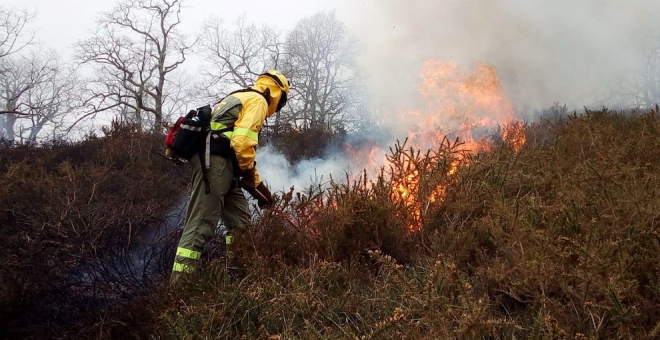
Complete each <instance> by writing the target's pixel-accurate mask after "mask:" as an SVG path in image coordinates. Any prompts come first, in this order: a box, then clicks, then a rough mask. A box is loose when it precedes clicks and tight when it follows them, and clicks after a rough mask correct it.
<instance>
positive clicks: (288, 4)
mask: <svg viewBox="0 0 660 340" xmlns="http://www.w3.org/2000/svg"><path fill="white" fill-rule="evenodd" d="M347 2H348V1H346V0H340V1H327V0H278V1H276V2H275V1H263V0H261V1H260V0H241V1H226V0H185V1H184V2H183V3H184V8H183V10H182V20H183V22H182V27H183V29H184V30H185V31H186V32H187V33H189V34H193V33H194V32H196V31H197V30H198V27H196V26H197V25H198V24H199V22H201V21H203V20H204V19H206V18H208V17H209V16H218V17H220V18H223V19H225V20H226V21H228V22H232V21H233V20H234V18H235V17H236V16H238V15H242V14H245V15H246V16H247V17H248V20H249V21H253V22H258V23H266V22H267V23H269V24H273V25H276V26H278V27H280V28H282V29H284V30H286V29H289V28H291V27H293V25H294V24H295V22H296V21H297V20H298V19H300V18H302V17H304V16H308V15H311V14H314V13H315V12H316V11H319V10H333V9H336V8H339V7H341V4H342V3H347ZM2 4H3V5H5V6H8V7H19V8H27V9H29V10H32V11H36V12H37V21H36V22H35V23H34V26H36V28H37V30H38V32H37V36H38V37H39V39H40V41H41V42H43V43H45V44H46V45H47V46H50V47H54V48H57V50H58V51H59V52H61V53H62V54H64V55H69V54H70V53H71V48H70V47H71V45H73V44H74V43H75V42H76V41H78V40H80V39H83V38H85V37H86V36H87V35H88V33H89V31H90V30H91V29H92V28H93V27H94V23H95V21H96V18H97V15H98V14H99V13H101V12H104V11H108V10H110V9H112V7H113V6H114V4H115V1H111V0H109V1H99V0H59V1H54V0H3V1H2ZM344 8H346V7H345V6H344ZM339 12H340V11H339V10H338V12H337V13H338V14H339ZM274 18H276V20H273V19H274Z"/></svg>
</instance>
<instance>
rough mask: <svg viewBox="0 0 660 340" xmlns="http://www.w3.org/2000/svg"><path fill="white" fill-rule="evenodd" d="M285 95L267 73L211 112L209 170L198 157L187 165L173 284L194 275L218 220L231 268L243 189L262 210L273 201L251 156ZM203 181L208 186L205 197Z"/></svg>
mask: <svg viewBox="0 0 660 340" xmlns="http://www.w3.org/2000/svg"><path fill="white" fill-rule="evenodd" d="M288 94H289V82H288V80H287V79H286V78H285V77H284V75H282V74H281V73H280V72H278V71H277V70H271V71H268V72H267V73H265V74H262V75H260V76H259V77H258V78H257V80H256V82H255V84H254V85H253V86H252V87H249V88H247V89H244V90H239V91H236V92H233V93H231V94H230V95H229V96H227V97H226V98H224V99H223V100H222V101H220V102H219V103H218V104H217V105H216V106H215V107H214V108H213V112H212V116H211V132H210V135H209V138H208V139H207V148H208V153H207V154H208V157H206V158H205V162H206V168H207V169H208V170H206V171H205V170H204V169H205V168H204V164H201V162H202V160H200V157H192V158H191V160H190V163H191V166H192V193H191V195H190V202H189V204H188V210H187V212H186V222H185V226H184V229H183V234H182V235H181V239H180V240H179V244H178V247H177V251H176V257H175V259H174V267H173V269H172V277H171V281H172V282H175V281H177V280H178V279H179V278H180V277H181V276H182V274H188V273H193V272H195V270H196V268H197V263H198V261H199V259H200V257H201V254H202V249H203V248H204V245H205V244H206V243H207V242H208V241H210V240H211V238H212V237H213V236H214V235H215V230H216V227H217V225H218V221H219V220H220V219H222V221H223V222H224V224H225V226H226V228H227V231H226V233H225V236H224V237H225V244H226V255H225V256H226V258H227V263H228V264H227V267H228V269H229V270H231V269H233V268H234V267H235V264H236V263H235V259H234V258H233V252H232V251H231V244H232V243H233V242H234V238H235V237H236V236H237V235H239V232H240V230H241V229H243V228H244V226H245V225H246V224H247V223H248V221H249V218H250V211H249V205H248V201H247V199H246V198H245V196H244V194H243V190H242V188H243V189H245V190H246V191H248V192H249V193H251V194H252V196H254V197H255V198H257V201H258V203H259V206H260V207H262V208H264V207H267V206H268V205H269V204H272V202H273V198H272V195H271V194H270V192H269V191H268V189H267V188H266V186H265V185H264V183H263V181H262V180H261V177H260V176H259V172H258V171H257V169H256V167H255V165H256V164H255V161H254V159H255V151H256V146H257V144H258V135H259V130H260V129H261V127H262V125H263V123H264V120H265V119H266V118H267V117H270V116H272V115H273V113H275V112H277V111H279V110H280V109H282V107H284V105H285V104H286V101H287V96H288ZM202 159H204V157H202ZM204 178H206V179H207V181H208V183H209V184H210V189H211V190H210V192H209V193H208V194H207V193H205V185H204Z"/></svg>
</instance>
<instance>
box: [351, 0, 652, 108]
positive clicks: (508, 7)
mask: <svg viewBox="0 0 660 340" xmlns="http://www.w3.org/2000/svg"><path fill="white" fill-rule="evenodd" d="M354 6H356V7H357V8H356V9H355V10H354V13H358V14H355V16H354V17H353V19H352V20H349V22H351V23H352V24H351V27H352V28H353V31H354V32H355V34H356V35H357V36H358V37H359V40H360V42H361V44H362V47H363V50H362V54H361V55H360V56H359V61H360V64H361V66H362V67H363V68H364V69H365V71H366V72H367V74H368V76H369V79H370V83H369V87H370V88H371V89H372V90H373V92H374V93H375V94H378V98H379V99H381V100H386V101H387V104H389V105H391V106H398V105H403V106H404V107H409V106H410V105H414V101H415V99H416V97H415V95H414V92H415V86H416V85H415V84H416V83H417V80H418V77H419V70H420V68H421V65H422V64H423V62H424V61H425V60H427V59H430V58H440V59H443V60H446V61H449V62H452V63H456V64H458V65H461V66H462V67H464V68H465V69H466V70H469V69H473V68H474V67H475V65H478V64H486V65H492V66H495V67H496V69H497V70H498V74H499V76H500V78H501V80H502V85H503V87H504V89H505V91H506V92H507V94H508V95H509V96H510V97H511V99H512V100H513V102H514V104H515V106H516V107H517V108H527V109H528V108H532V109H538V108H544V107H547V106H550V105H552V104H553V103H555V102H559V103H567V104H569V105H571V106H576V107H581V106H582V105H597V104H607V102H606V99H608V98H610V97H611V95H612V92H611V90H612V89H615V88H616V87H617V85H619V84H620V83H621V82H622V80H624V79H626V78H627V76H629V75H630V74H632V73H634V72H637V71H638V70H639V69H640V66H641V64H642V62H643V60H644V55H645V51H646V49H647V48H648V47H649V46H648V45H649V37H652V36H654V35H655V36H656V37H657V35H658V33H660V27H659V26H658V25H657V24H654V22H657V19H656V18H658V15H659V14H660V2H659V1H657V0H638V1H634V2H630V1H624V0H580V1H574V0H552V1H550V0H539V1H528V0H500V1H482V0H443V1H436V0H423V1H401V0H382V1H377V2H376V1H366V2H361V3H358V2H356V3H355V5H354ZM367 18H368V19H367ZM388 98H389V99H388Z"/></svg>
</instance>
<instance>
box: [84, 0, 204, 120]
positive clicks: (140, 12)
mask: <svg viewBox="0 0 660 340" xmlns="http://www.w3.org/2000/svg"><path fill="white" fill-rule="evenodd" d="M180 13H181V1H179V0H122V1H121V2H120V3H119V4H117V6H116V7H115V8H114V9H113V10H112V11H111V12H109V13H106V14H105V15H103V16H102V17H101V19H100V20H99V22H98V29H97V31H96V34H95V35H94V36H93V37H91V38H88V39H86V40H83V41H81V42H79V43H78V44H77V50H78V58H79V59H80V61H81V62H82V63H83V64H90V65H93V66H94V67H95V69H96V72H97V74H100V75H101V78H100V79H97V80H95V81H94V82H91V83H90V84H91V88H89V89H88V90H89V91H90V92H91V97H90V98H91V99H90V100H88V101H87V104H88V108H89V109H90V110H89V111H88V112H87V113H86V114H85V115H84V116H83V117H81V118H86V117H89V116H93V115H95V114H96V113H98V112H101V111H108V110H114V109H118V108H123V109H126V108H129V109H131V110H132V111H133V113H134V115H135V119H136V120H137V122H138V123H141V122H142V121H143V119H145V117H143V116H142V115H143V114H145V113H146V114H148V115H150V118H153V120H152V123H153V125H152V127H159V126H160V125H161V123H162V121H163V117H164V115H165V114H166V112H164V107H165V105H166V101H167V100H168V91H169V77H170V76H171V73H172V72H173V71H174V70H176V69H177V68H178V67H179V66H180V65H181V64H182V63H183V62H184V61H185V60H186V53H187V51H188V50H189V49H190V47H191V46H192V43H191V44H189V43H188V42H187V39H186V37H185V36H184V35H183V34H182V33H181V32H180V31H179V24H180V23H181V17H180Z"/></svg>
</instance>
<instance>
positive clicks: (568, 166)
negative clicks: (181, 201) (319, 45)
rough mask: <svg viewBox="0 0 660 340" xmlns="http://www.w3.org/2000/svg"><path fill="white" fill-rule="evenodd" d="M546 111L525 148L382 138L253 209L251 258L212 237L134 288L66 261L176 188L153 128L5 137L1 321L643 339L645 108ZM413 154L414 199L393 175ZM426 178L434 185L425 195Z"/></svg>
mask: <svg viewBox="0 0 660 340" xmlns="http://www.w3.org/2000/svg"><path fill="white" fill-rule="evenodd" d="M548 117H551V118H549V119H547V120H542V121H540V122H538V123H534V124H530V125H528V126H526V127H525V130H524V133H525V137H526V140H527V143H526V144H525V145H524V146H523V147H522V148H521V149H520V150H518V151H516V150H514V148H513V146H512V145H510V144H509V143H508V142H506V141H502V136H493V147H492V149H491V150H490V151H488V152H482V153H479V154H475V155H470V156H467V157H465V154H464V153H462V152H461V148H462V146H461V145H460V144H456V143H454V142H450V141H446V142H445V143H444V144H443V145H442V146H441V147H439V148H438V149H437V150H434V151H432V152H429V153H420V152H418V151H416V150H411V149H409V148H407V147H404V146H401V145H398V146H394V147H393V149H392V154H391V155H390V156H391V157H390V159H391V161H392V162H393V164H392V167H389V168H387V169H383V173H381V175H380V176H378V177H376V178H367V177H366V176H362V177H361V178H360V179H359V180H356V181H345V180H343V179H342V180H339V181H337V182H336V183H335V184H333V185H332V186H331V187H330V188H328V189H326V190H319V189H318V188H311V189H309V190H308V191H307V192H306V193H305V194H294V193H293V192H292V193H289V194H287V195H284V197H280V198H279V200H278V203H277V205H276V207H275V209H273V210H270V211H267V212H264V213H263V214H261V215H259V216H256V219H255V220H254V221H253V224H252V225H251V226H250V228H249V229H248V231H247V232H246V234H244V235H243V237H240V238H237V248H238V249H237V251H236V252H237V255H238V256H239V258H240V259H242V261H243V264H244V265H245V266H246V269H247V273H248V275H247V276H246V277H244V278H242V279H229V278H228V277H227V276H226V275H225V273H224V270H223V267H222V265H221V264H220V263H218V262H217V261H216V260H215V257H213V256H210V257H209V258H208V259H207V260H206V261H207V262H206V270H204V271H202V274H201V275H200V276H199V277H195V278H193V279H192V280H191V281H190V282H188V284H185V285H180V286H178V287H177V288H176V289H172V290H169V291H167V292H162V291H160V290H157V289H154V287H153V286H149V287H142V288H146V289H151V291H150V292H149V293H148V294H147V295H146V296H143V295H141V294H140V293H137V294H129V295H131V296H130V297H129V298H126V297H121V295H120V294H119V295H118V293H121V292H133V293H135V292H140V291H141V290H140V289H137V290H136V289H134V288H139V287H133V288H130V287H132V286H130V285H129V284H127V283H126V282H132V281H130V280H129V279H130V278H126V277H116V276H112V275H110V277H112V278H114V279H112V280H105V281H104V278H107V277H108V276H107V275H105V274H103V275H100V276H98V278H99V279H101V281H94V282H96V283H95V284H93V285H89V284H87V285H82V286H81V285H80V283H81V282H80V280H78V281H75V280H72V279H75V278H76V275H74V273H76V271H77V270H80V269H79V268H80V266H85V265H89V264H90V263H104V262H103V261H102V260H103V259H107V258H108V256H112V255H114V254H116V253H117V252H118V251H119V252H120V254H121V253H122V252H123V251H124V250H125V249H126V247H125V246H124V244H127V243H129V239H131V240H132V241H131V242H135V239H136V238H138V239H139V235H140V230H147V229H148V228H150V227H151V226H152V225H153V224H154V223H157V222H158V220H159V219H162V214H163V213H164V211H165V210H166V209H167V208H169V207H171V206H172V205H173V203H174V201H175V199H176V193H178V192H180V191H181V190H183V189H184V188H185V184H186V183H187V176H186V175H182V176H181V177H180V178H181V182H180V183H175V182H171V179H172V178H176V175H175V174H173V173H171V172H170V170H171V167H170V165H169V164H168V163H163V162H161V161H160V160H155V159H151V158H150V157H157V156H153V154H152V153H151V152H152V151H154V147H155V148H157V147H158V146H159V144H160V141H159V140H154V139H152V137H150V136H147V135H143V134H142V133H140V132H136V131H134V130H132V129H130V128H120V127H115V128H114V129H113V130H112V131H108V133H107V134H108V135H107V136H106V137H102V138H92V139H90V140H89V141H86V142H84V143H80V144H75V145H51V146H45V147H41V148H31V147H27V146H19V147H17V148H12V149H3V150H1V152H2V159H0V169H1V170H2V172H1V173H0V175H1V176H0V207H1V209H0V225H2V228H1V229H0V236H2V237H3V240H4V243H3V248H2V249H0V259H1V260H2V261H0V274H1V276H0V281H2V284H1V285H0V322H2V325H1V326H0V338H18V337H24V338H25V337H28V338H29V337H30V336H32V338H35V339H37V338H56V337H57V338H67V339H89V338H97V339H145V338H160V339H207V338H208V339H239V338H241V339H271V340H273V339H452V338H456V339H525V338H533V339H611V338H624V339H629V338H638V339H655V338H657V337H658V336H660V309H658V306H660V229H659V227H658V224H657V217H658V216H659V215H660V212H658V207H659V206H660V198H659V194H660V117H659V114H658V110H657V109H656V110H654V111H651V112H639V113H615V112H610V111H607V110H602V111H587V112H585V113H583V114H580V115H570V116H566V115H562V114H553V115H548ZM128 140H130V142H128V143H127V141H128ZM150 155H151V156H150ZM454 165H458V169H457V171H456V173H455V174H454V175H451V176H449V175H447V173H448V171H449V170H450V169H452V167H453V166H454ZM414 171H417V172H418V173H419V175H420V180H419V189H418V193H419V197H417V200H416V202H417V206H418V207H419V208H420V213H419V216H418V217H417V216H416V215H415V213H414V209H415V208H414V207H411V206H409V205H407V204H405V203H404V202H401V201H400V200H398V199H396V197H397V195H395V194H393V193H392V187H393V183H400V182H401V179H402V178H405V177H406V176H408V175H409V174H410V173H411V172H414ZM136 182H137V183H139V184H140V185H138V186H136V185H135V184H136ZM438 186H441V187H443V188H444V191H445V192H446V196H445V197H444V198H443V199H435V200H431V199H430V197H431V196H432V193H433V192H436V190H437V188H438ZM416 223H421V227H422V228H421V230H420V231H416V232H411V231H410V229H409V228H410V226H411V225H414V224H416ZM176 236H177V235H172V238H171V239H170V241H172V240H174V241H175V240H176ZM216 246H217V243H212V244H211V245H210V246H209V249H208V250H209V251H210V253H214V251H215V250H216V249H214V247H216ZM173 247H174V245H171V247H170V248H171V249H170V253H169V254H168V256H169V258H164V261H163V263H167V264H169V263H171V256H172V254H171V250H172V249H173ZM99 259H101V261H100V262H98V261H94V260H99ZM101 268H103V266H102V267H101ZM165 270H167V268H166V269H165ZM101 273H103V271H101ZM80 287H83V288H84V289H82V290H81V288H80ZM92 287H94V289H92ZM129 288H130V289H129ZM81 292H82V294H81ZM92 293H98V294H100V295H97V296H95V295H92V296H93V297H94V299H91V300H90V299H89V297H90V295H89V294H92ZM76 294H77V295H76ZM79 296H82V297H83V298H82V299H78V298H77V297H79ZM163 296H165V297H163ZM90 301H92V302H93V303H90ZM126 302H130V303H129V304H126ZM103 308H107V312H101V311H100V309H103ZM35 311H37V312H46V314H44V313H42V314H38V313H35ZM35 315H37V317H35ZM39 315H42V316H43V315H46V316H47V317H45V318H44V317H39ZM16 316H18V318H17V317H16ZM81 316H83V317H82V318H81ZM47 322H51V324H50V325H52V326H51V327H50V329H47V325H48V323H47ZM52 322H55V323H52ZM67 322H68V323H67Z"/></svg>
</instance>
